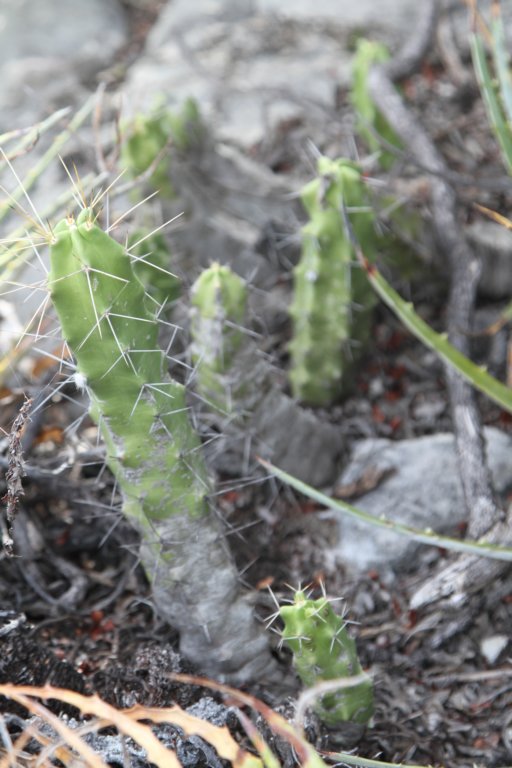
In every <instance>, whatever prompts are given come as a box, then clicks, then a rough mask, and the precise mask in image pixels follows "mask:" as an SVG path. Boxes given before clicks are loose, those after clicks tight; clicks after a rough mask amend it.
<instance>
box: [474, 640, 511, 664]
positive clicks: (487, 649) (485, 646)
mask: <svg viewBox="0 0 512 768" xmlns="http://www.w3.org/2000/svg"><path fill="white" fill-rule="evenodd" d="M509 642H510V637H509V636H508V635H491V636H489V637H484V638H482V640H481V641H480V653H481V654H482V656H483V657H484V659H485V660H486V662H487V663H488V664H491V665H492V664H495V663H496V662H497V661H498V658H499V657H500V655H501V653H502V651H504V650H505V648H506V647H507V645H508V644H509Z"/></svg>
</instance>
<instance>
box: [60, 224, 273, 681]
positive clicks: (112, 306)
mask: <svg viewBox="0 0 512 768" xmlns="http://www.w3.org/2000/svg"><path fill="white" fill-rule="evenodd" d="M50 259H51V269H50V275H49V289H50V294H51V297H52V300H53V304H54V306H55V309H56V311H57V314H58V317H59V320H60V323H61V326H62V333H63V336H64V338H65V340H66V342H67V344H68V346H69V349H70V351H71V352H72V354H73V355H74V357H75V360H76V365H77V370H78V373H79V374H80V376H81V378H82V380H83V381H84V382H85V386H86V389H87V392H88V394H89V396H90V400H91V408H90V412H91V416H92V418H93V419H94V420H95V421H96V423H97V424H98V426H99V429H100V431H101V435H102V437H103V439H104V441H105V444H106V447H107V457H108V458H107V462H108V464H109V467H110V469H111V470H112V472H113V474H114V475H115V477H116V479H117V481H118V483H119V487H120V489H121V491H122V494H123V511H124V513H125V515H127V516H128V517H129V518H130V519H131V520H132V521H134V522H135V523H136V524H137V527H138V529H139V531H140V534H141V545H140V557H141V561H142V564H143V566H144V568H145V571H146V574H147V576H148V579H149V580H150V582H151V586H152V589H153V596H154V600H155V603H156V606H157V608H158V610H159V612H160V613H161V614H162V616H163V618H165V619H166V620H167V621H168V622H169V623H170V624H172V625H173V626H175V627H176V628H177V629H178V630H179V631H180V638H181V649H182V651H183V653H184V655H186V656H187V657H188V658H189V659H190V660H191V661H192V662H194V663H195V664H197V666H198V667H199V668H200V669H201V670H202V671H203V672H206V673H207V674H211V675H214V676H216V677H218V678H220V679H223V680H227V681H230V682H233V683H235V684H242V683H245V682H248V681H250V680H254V679H262V678H264V677H267V678H268V675H266V674H265V673H266V672H268V671H269V670H272V669H273V667H272V659H271V657H270V653H269V651H268V648H267V641H266V638H265V636H264V635H263V632H262V631H261V629H260V628H259V627H258V626H257V625H256V624H255V621H254V619H253V616H252V612H251V609H250V608H249V605H248V604H247V602H246V601H245V599H244V598H243V597H242V596H241V595H240V594H239V584H238V574H237V571H236V568H235V566H234V564H233V562H232V560H231V558H230V555H229V552H228V550H227V548H226V546H225V544H224V541H223V536H222V530H221V528H220V525H219V523H218V521H217V518H216V516H215V515H214V514H213V513H212V512H211V510H210V508H209V506H208V503H207V494H208V493H209V492H210V491H211V485H210V480H209V477H208V473H207V471H206V467H205V464H204V460H203V456H202V451H201V445H200V441H199V438H198V436H197V435H196V433H195V432H194V430H193V428H192V426H191V424H190V422H189V417H188V409H187V405H186V400H185V390H184V387H183V386H182V385H181V384H180V383H179V382H176V381H174V380H173V379H172V378H171V377H170V376H169V374H168V372H167V365H166V358H165V355H164V354H163V352H162V351H161V350H160V349H159V347H158V343H157V334H158V322H157V319H156V317H155V315H154V313H153V312H152V309H151V303H150V302H149V301H148V298H147V296H146V294H145V291H144V288H143V286H142V284H141V283H140V281H139V280H138V279H137V277H136V276H135V274H134V271H133V268H132V264H131V260H130V256H129V255H128V253H127V252H126V251H125V249H124V248H123V247H122V246H121V245H120V244H119V243H117V242H116V241H115V240H113V239H112V238H111V237H110V236H109V235H107V234H106V233H105V232H103V231H102V230H101V229H100V227H98V226H97V224H96V221H95V216H94V214H93V212H92V211H91V210H90V209H85V210H83V211H82V212H81V213H80V215H79V216H78V218H77V220H76V221H75V220H74V219H72V218H68V219H65V220H64V221H61V222H60V223H59V224H58V225H57V226H56V227H55V229H54V232H53V238H52V242H51V249H50Z"/></svg>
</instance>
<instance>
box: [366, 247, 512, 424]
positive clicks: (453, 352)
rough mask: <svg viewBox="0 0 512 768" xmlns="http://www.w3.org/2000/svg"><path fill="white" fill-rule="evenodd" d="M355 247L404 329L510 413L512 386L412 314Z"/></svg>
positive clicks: (375, 285)
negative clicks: (508, 385)
mask: <svg viewBox="0 0 512 768" xmlns="http://www.w3.org/2000/svg"><path fill="white" fill-rule="evenodd" d="M358 250H359V252H358V258H359V260H360V261H361V263H362V264H363V266H364V268H365V270H366V274H367V276H368V279H369V281H370V283H371V284H372V285H373V287H374V289H375V290H376V292H377V293H378V295H379V296H380V298H381V299H382V301H383V302H384V303H385V304H387V306H388V307H389V308H390V309H391V310H392V311H393V312H394V313H395V314H396V316H397V317H399V318H400V320H401V321H402V323H403V324H404V325H405V326H406V328H408V330H409V331H411V333H413V334H414V336H416V338H418V339H419V340H420V341H422V342H423V344H425V346H426V347H428V348H429V349H431V350H433V351H434V352H435V353H436V354H437V355H438V356H439V357H440V358H441V359H442V360H443V361H444V362H446V363H448V364H449V365H451V366H452V367H453V368H455V369H456V370H457V371H458V372H459V373H460V375H461V376H463V377H464V378H465V379H466V380H467V381H469V382H470V384H472V385H473V386H474V387H476V389H478V390H479V391H480V392H483V394H484V395H487V397H489V398H490V399H491V400H493V402H495V403H497V404H498V405H500V406H501V407H502V408H504V409H505V410H506V411H508V412H509V413H512V389H510V387H507V386H506V384H503V383H502V382H501V381H498V379H495V378H494V376H491V375H490V374H489V373H488V372H487V370H486V369H485V368H484V367H482V366H480V365H477V364H476V363H474V362H473V361H472V360H470V359H469V358H467V357H466V356H465V355H463V354H462V352H459V350H458V349H456V348H455V347H454V346H453V344H450V342H449V341H448V337H447V336H446V334H443V333H437V332H436V331H434V330H433V329H432V328H431V327H430V326H429V325H428V324H427V323H426V322H425V321H424V320H422V319H421V317H420V316H419V315H418V314H417V313H416V311H415V309H414V306H413V305H412V304H411V303H410V302H408V301H404V299H402V297H401V296H400V295H399V294H398V293H397V292H396V291H395V289H394V288H392V287H391V285H390V284H389V283H388V282H387V280H386V279H385V278H384V277H383V276H382V274H381V273H380V272H379V271H378V269H376V267H375V266H374V265H372V264H369V263H368V262H367V260H366V259H365V257H364V256H363V255H362V253H361V252H360V249H358Z"/></svg>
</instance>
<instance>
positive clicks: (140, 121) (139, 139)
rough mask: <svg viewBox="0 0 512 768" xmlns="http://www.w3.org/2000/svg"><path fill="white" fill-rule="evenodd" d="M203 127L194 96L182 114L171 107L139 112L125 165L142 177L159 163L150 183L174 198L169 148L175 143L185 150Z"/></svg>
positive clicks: (129, 137)
mask: <svg viewBox="0 0 512 768" xmlns="http://www.w3.org/2000/svg"><path fill="white" fill-rule="evenodd" d="M201 130H202V129H201V122H200V117H199V110H198V108H197V104H196V103H195V101H194V100H193V99H187V101H186V102H185V103H184V104H183V107H182V110H181V112H180V113H179V114H175V113H173V112H171V111H170V110H168V109H156V110H154V111H153V112H152V113H151V114H149V115H142V114H137V115H136V116H135V118H134V120H133V122H132V123H131V124H130V125H129V126H128V127H127V129H126V132H127V138H126V141H125V143H124V145H123V148H122V152H121V164H122V166H124V167H125V168H126V169H127V170H128V172H129V173H130V175H131V176H132V177H136V176H140V175H141V174H143V173H144V172H145V171H147V170H148V169H150V168H151V166H152V165H154V164H156V167H155V168H154V169H153V172H152V174H151V177H150V180H149V181H150V184H151V186H152V187H153V188H154V189H158V190H159V192H160V195H161V196H163V197H167V198H171V197H173V196H174V191H173V188H172V185H171V182H170V181H169V158H168V157H167V156H165V154H166V153H165V150H166V147H167V146H168V145H169V144H170V143H171V142H172V144H173V146H174V147H176V149H178V150H179V151H184V150H185V149H187V147H188V146H190V144H191V143H192V142H193V140H194V137H197V135H198V134H199V133H200V132H201ZM159 156H161V159H160V160H159V159H158V158H159Z"/></svg>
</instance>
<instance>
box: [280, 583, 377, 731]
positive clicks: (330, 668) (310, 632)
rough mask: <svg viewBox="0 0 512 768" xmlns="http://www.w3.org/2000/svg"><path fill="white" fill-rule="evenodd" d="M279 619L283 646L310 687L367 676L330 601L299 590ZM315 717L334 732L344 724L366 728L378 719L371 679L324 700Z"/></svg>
mask: <svg viewBox="0 0 512 768" xmlns="http://www.w3.org/2000/svg"><path fill="white" fill-rule="evenodd" d="M279 614H280V616H281V618H282V620H283V622H284V629H283V630H282V637H283V640H284V642H285V643H286V645H288V647H289V648H290V649H291V650H292V652H293V663H294V666H295V668H296V670H297V674H298V675H299V677H300V679H301V681H302V682H303V684H304V685H305V686H307V687H312V686H314V685H316V684H318V683H320V682H323V681H327V680H335V679H343V678H348V677H354V676H356V675H360V674H361V673H362V668H361V664H360V663H359V659H358V657H357V651H356V644H355V641H354V640H353V639H352V638H351V637H350V636H349V634H348V632H347V629H346V622H345V621H344V619H343V618H342V617H340V616H338V615H337V614H336V613H335V612H334V611H333V609H332V606H331V604H330V602H329V600H328V599H327V597H325V596H323V597H320V598H319V599H317V600H312V599H311V598H309V597H308V596H307V595H306V594H305V592H303V591H302V590H298V591H297V592H296V593H295V595H294V599H293V604H292V605H283V606H281V607H280V609H279ZM315 712H316V713H317V715H318V716H319V717H320V719H321V720H322V721H323V722H325V723H326V724H327V725H330V726H332V725H336V724H339V723H341V722H345V721H352V722H356V723H361V724H364V723H367V722H368V721H369V720H370V718H371V717H372V714H373V686H372V681H371V679H370V678H369V677H368V679H366V680H363V681H362V682H359V683H357V684H356V685H354V686H352V687H344V688H341V689H340V690H338V691H334V692H332V693H327V694H325V695H324V696H322V697H321V698H320V699H319V700H318V701H317V704H316V705H315Z"/></svg>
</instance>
